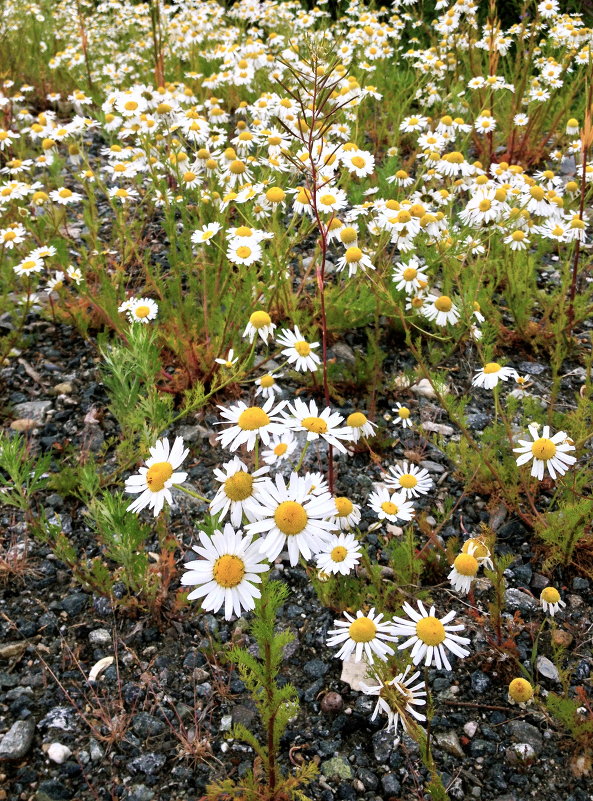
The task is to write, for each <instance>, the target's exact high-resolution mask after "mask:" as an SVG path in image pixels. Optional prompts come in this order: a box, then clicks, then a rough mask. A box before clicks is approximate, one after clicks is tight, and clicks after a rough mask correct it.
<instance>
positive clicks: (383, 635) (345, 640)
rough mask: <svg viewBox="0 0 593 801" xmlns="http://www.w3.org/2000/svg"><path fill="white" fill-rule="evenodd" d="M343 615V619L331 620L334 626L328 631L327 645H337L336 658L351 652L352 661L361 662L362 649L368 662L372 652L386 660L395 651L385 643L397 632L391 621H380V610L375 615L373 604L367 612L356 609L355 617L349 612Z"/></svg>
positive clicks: (371, 662)
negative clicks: (364, 613) (365, 613)
mask: <svg viewBox="0 0 593 801" xmlns="http://www.w3.org/2000/svg"><path fill="white" fill-rule="evenodd" d="M344 617H345V618H346V620H334V625H335V626H336V628H335V629H331V630H330V631H328V638H327V645H328V646H329V647H330V648H333V647H334V646H336V645H339V646H340V650H339V651H338V653H337V654H336V655H335V657H336V659H342V660H343V661H344V662H346V661H347V660H349V659H350V657H351V656H352V654H354V661H355V662H360V660H361V659H362V657H363V653H364V655H365V657H366V660H367V662H368V663H369V664H370V665H372V664H373V662H374V657H375V656H378V657H379V659H382V660H383V661H384V662H385V661H387V657H388V656H391V654H393V653H395V652H394V650H393V648H392V647H391V645H388V643H390V642H395V641H396V640H397V636H396V635H395V632H394V629H393V626H392V624H391V623H387V622H384V623H382V622H381V620H382V618H383V614H382V613H381V614H378V615H375V609H374V608H372V609H371V610H370V611H369V613H368V615H363V613H362V612H361V611H360V610H359V611H358V612H357V613H356V617H355V618H354V617H352V615H350V614H348V612H344Z"/></svg>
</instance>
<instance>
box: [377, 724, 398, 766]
mask: <svg viewBox="0 0 593 801" xmlns="http://www.w3.org/2000/svg"><path fill="white" fill-rule="evenodd" d="M393 748H394V739H393V735H392V734H389V732H386V731H383V730H382V731H378V732H375V734H373V751H374V753H375V759H376V760H377V762H379V763H383V762H387V760H388V759H389V755H390V754H391V752H392V751H393Z"/></svg>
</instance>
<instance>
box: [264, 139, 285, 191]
mask: <svg viewBox="0 0 593 801" xmlns="http://www.w3.org/2000/svg"><path fill="white" fill-rule="evenodd" d="M270 144H272V143H270ZM278 144H280V142H278ZM285 197H286V192H285V191H284V189H281V188H280V187H279V186H271V187H270V188H269V189H268V191H267V192H266V198H267V199H268V200H269V201H270V203H281V202H282V201H283V200H284V198H285Z"/></svg>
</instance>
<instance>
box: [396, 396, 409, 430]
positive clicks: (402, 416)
mask: <svg viewBox="0 0 593 801" xmlns="http://www.w3.org/2000/svg"><path fill="white" fill-rule="evenodd" d="M395 406H396V408H395V409H392V410H391V411H392V412H394V413H395V424H396V425H397V424H398V423H401V425H402V428H412V421H411V420H410V410H409V409H408V407H407V406H402V405H401V403H397V402H396V404H395Z"/></svg>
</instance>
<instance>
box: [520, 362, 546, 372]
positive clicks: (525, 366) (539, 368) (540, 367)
mask: <svg viewBox="0 0 593 801" xmlns="http://www.w3.org/2000/svg"><path fill="white" fill-rule="evenodd" d="M518 369H519V372H520V373H528V375H541V374H542V373H543V372H545V370H546V365H545V364H538V363H537V362H519V367H518Z"/></svg>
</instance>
